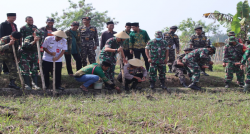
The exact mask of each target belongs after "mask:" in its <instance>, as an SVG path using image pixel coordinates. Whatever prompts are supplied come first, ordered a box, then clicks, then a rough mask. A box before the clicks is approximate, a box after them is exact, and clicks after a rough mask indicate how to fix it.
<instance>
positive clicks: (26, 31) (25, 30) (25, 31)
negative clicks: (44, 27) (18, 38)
mask: <svg viewBox="0 0 250 134" xmlns="http://www.w3.org/2000/svg"><path fill="white" fill-rule="evenodd" d="M36 29H37V27H36V26H35V25H32V26H30V25H28V24H26V25H25V26H23V27H21V28H20V33H21V34H22V38H23V41H24V39H25V38H26V37H27V36H29V35H32V34H33V33H34V31H35V30H36Z"/></svg>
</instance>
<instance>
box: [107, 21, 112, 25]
mask: <svg viewBox="0 0 250 134" xmlns="http://www.w3.org/2000/svg"><path fill="white" fill-rule="evenodd" d="M106 24H107V25H109V24H114V22H113V21H109V22H107V23H106Z"/></svg>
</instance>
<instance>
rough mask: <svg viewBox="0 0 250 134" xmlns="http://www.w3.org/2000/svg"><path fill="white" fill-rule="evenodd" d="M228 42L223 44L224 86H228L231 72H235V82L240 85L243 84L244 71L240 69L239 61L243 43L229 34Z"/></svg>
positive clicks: (231, 75) (231, 76)
mask: <svg viewBox="0 0 250 134" xmlns="http://www.w3.org/2000/svg"><path fill="white" fill-rule="evenodd" d="M228 41H229V43H228V44H226V45H225V46H224V59H223V67H226V76H225V85H226V86H225V87H226V88H229V87H230V83H231V81H232V79H233V73H234V72H235V73H236V76H237V83H238V84H239V86H240V87H243V86H244V78H245V76H244V71H243V70H241V69H240V65H241V63H240V61H241V58H242V56H243V54H244V52H243V45H241V44H239V43H238V42H237V39H236V38H235V37H234V36H230V37H229V39H228Z"/></svg>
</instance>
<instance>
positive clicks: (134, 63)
mask: <svg viewBox="0 0 250 134" xmlns="http://www.w3.org/2000/svg"><path fill="white" fill-rule="evenodd" d="M128 63H129V64H130V65H132V66H136V67H141V66H143V65H144V62H143V61H142V60H139V59H136V58H135V59H130V60H128Z"/></svg>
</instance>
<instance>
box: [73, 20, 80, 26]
mask: <svg viewBox="0 0 250 134" xmlns="http://www.w3.org/2000/svg"><path fill="white" fill-rule="evenodd" d="M71 25H72V26H79V22H77V21H73V22H72V24H71Z"/></svg>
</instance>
